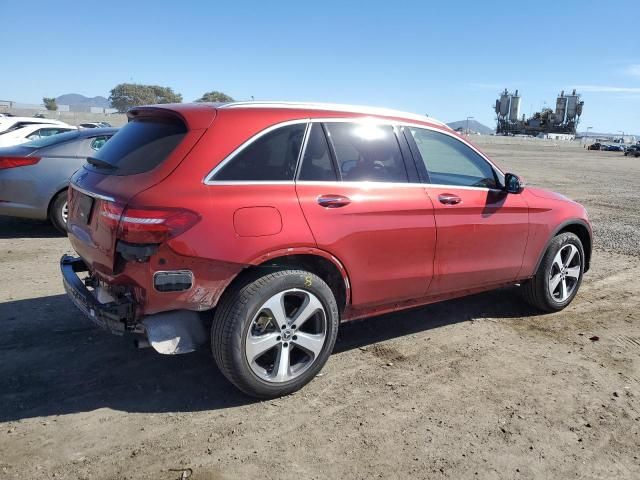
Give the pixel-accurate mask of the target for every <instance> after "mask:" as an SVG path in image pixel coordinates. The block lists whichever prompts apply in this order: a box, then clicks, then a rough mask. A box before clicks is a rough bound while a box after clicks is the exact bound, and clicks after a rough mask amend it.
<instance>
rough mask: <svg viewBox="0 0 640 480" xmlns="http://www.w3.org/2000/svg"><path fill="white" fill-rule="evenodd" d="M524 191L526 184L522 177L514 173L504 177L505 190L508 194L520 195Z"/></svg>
mask: <svg viewBox="0 0 640 480" xmlns="http://www.w3.org/2000/svg"><path fill="white" fill-rule="evenodd" d="M523 189H524V182H523V181H522V180H520V177H518V176H517V175H515V174H513V173H507V174H505V176H504V190H505V191H506V192H507V193H520V192H522V190H523Z"/></svg>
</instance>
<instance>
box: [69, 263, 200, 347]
mask: <svg viewBox="0 0 640 480" xmlns="http://www.w3.org/2000/svg"><path fill="white" fill-rule="evenodd" d="M60 270H61V272H62V282H63V285H64V289H65V291H66V292H67V296H68V297H69V299H70V300H71V302H72V303H73V304H74V305H75V306H76V307H77V308H78V309H79V310H80V311H81V312H82V313H84V314H85V315H86V316H87V317H89V319H90V320H91V321H92V322H93V323H94V324H96V325H97V326H99V327H100V328H102V329H104V330H107V331H109V332H111V333H113V334H116V335H123V334H124V333H126V332H129V333H133V334H140V333H141V334H143V335H145V336H146V338H147V341H148V342H149V344H150V345H151V346H152V347H153V348H154V349H155V350H156V351H157V352H158V353H162V354H165V355H173V354H179V353H188V352H192V351H194V350H197V349H198V348H199V347H201V346H203V345H205V344H206V343H207V340H208V336H207V329H206V326H205V324H204V322H203V320H202V317H201V314H199V313H198V312H194V311H190V310H173V311H168V312H162V313H156V314H153V315H147V316H143V317H140V318H137V317H136V302H135V300H134V299H133V296H132V295H130V294H124V295H121V296H118V298H114V297H113V296H111V295H110V294H109V293H108V292H101V291H100V288H101V287H100V286H99V285H98V286H97V287H95V288H94V289H93V290H90V289H89V287H88V286H93V285H94V282H93V281H92V279H91V277H90V276H89V277H87V279H85V280H83V279H81V278H80V276H79V275H78V274H79V273H83V272H88V271H89V269H88V267H87V265H86V264H85V262H84V261H83V260H82V259H81V258H79V257H71V256H68V255H64V256H63V257H62V258H61V259H60ZM100 300H102V301H100ZM104 300H107V301H106V302H105V301H104Z"/></svg>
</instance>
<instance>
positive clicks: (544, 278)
mask: <svg viewBox="0 0 640 480" xmlns="http://www.w3.org/2000/svg"><path fill="white" fill-rule="evenodd" d="M571 253H573V255H572V257H571V259H569V255H570V254H571ZM584 258H585V256H584V248H583V246H582V242H581V241H580V239H579V238H578V237H577V236H576V235H575V234H573V233H569V232H567V233H561V234H559V235H557V236H555V237H554V238H553V240H551V243H550V244H549V247H548V248H547V251H546V252H545V254H544V256H543V257H542V261H541V262H540V266H539V267H538V270H537V271H536V273H535V275H534V276H533V277H532V278H531V279H529V280H528V281H527V282H526V283H525V284H523V285H522V287H521V290H522V294H523V297H524V299H525V300H526V301H527V302H528V303H529V304H530V305H531V306H533V307H535V308H537V309H539V310H542V311H545V312H558V311H560V310H562V309H563V308H565V307H566V306H567V305H569V304H570V303H571V301H572V300H573V298H574V297H575V296H576V294H577V293H578V289H579V288H580V285H581V284H582V276H583V274H584ZM558 275H559V277H558ZM575 275H577V278H576V277H575ZM558 279H559V280H558ZM557 280H558V281H557ZM554 285H555V287H554Z"/></svg>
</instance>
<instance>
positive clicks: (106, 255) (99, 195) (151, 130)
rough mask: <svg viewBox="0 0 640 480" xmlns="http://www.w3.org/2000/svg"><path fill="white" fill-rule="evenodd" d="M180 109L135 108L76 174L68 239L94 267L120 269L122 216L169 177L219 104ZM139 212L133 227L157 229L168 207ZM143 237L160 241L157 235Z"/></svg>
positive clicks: (104, 270)
mask: <svg viewBox="0 0 640 480" xmlns="http://www.w3.org/2000/svg"><path fill="white" fill-rule="evenodd" d="M176 110H177V109H176ZM176 110H174V109H172V108H164V107H141V108H137V109H134V110H132V111H130V112H129V114H128V116H129V123H127V125H125V126H124V127H122V128H121V129H120V130H119V131H118V133H116V134H115V135H114V136H113V137H112V138H111V139H110V140H109V141H108V142H107V143H106V144H105V145H104V146H103V147H102V148H101V149H100V150H99V151H98V152H96V153H95V155H94V156H93V157H89V158H88V159H87V163H86V164H85V166H84V167H83V168H81V169H80V170H78V171H77V172H76V173H75V174H74V175H73V176H72V177H71V183H70V188H69V219H68V223H67V229H68V231H69V240H70V241H71V244H72V245H73V247H74V249H75V250H76V252H78V254H79V255H80V256H81V257H82V258H83V260H84V261H85V262H86V263H87V265H88V266H89V268H90V269H91V270H97V271H99V272H101V273H103V274H106V275H113V274H114V273H117V268H116V267H117V265H116V264H117V260H118V259H117V258H116V257H117V255H116V243H117V241H118V240H119V238H118V237H119V236H121V233H122V225H121V219H122V218H127V217H126V216H127V207H128V206H129V204H130V202H131V200H132V199H133V198H134V197H135V196H136V195H137V194H138V193H140V192H142V191H144V190H146V189H148V188H150V187H152V186H154V185H156V184H158V183H159V182H161V181H162V180H163V179H164V178H166V177H167V176H168V175H169V174H170V173H171V172H172V171H173V170H174V169H175V168H176V167H177V166H178V165H179V164H180V162H181V161H182V160H183V159H184V158H185V156H186V155H187V154H188V153H189V151H190V150H191V149H192V148H193V147H194V146H195V144H196V143H197V142H198V140H199V139H200V137H201V136H202V134H203V133H204V132H205V130H206V128H207V126H208V125H209V124H210V123H211V122H212V121H213V118H214V117H215V109H213V108H211V109H210V111H205V113H207V114H208V115H203V114H202V112H200V113H201V114H200V115H195V116H194V115H191V121H189V120H190V119H189V117H188V116H185V115H182V114H181V112H180V111H176ZM186 113H187V114H188V113H189V111H188V110H187V112H186ZM138 214H139V215H138V217H141V218H133V221H134V222H137V223H136V224H135V225H134V227H136V226H142V227H149V228H153V226H154V222H158V217H162V216H163V215H166V212H164V213H163V212H157V211H156V212H154V211H149V212H143V213H142V214H140V212H139V211H138ZM162 221H164V220H162V219H161V220H160V222H161V223H162ZM134 233H135V232H134ZM131 238H133V240H134V241H135V240H136V238H135V235H133V237H132V236H131V235H129V239H131ZM139 240H143V241H145V242H146V241H148V240H151V241H155V239H154V238H153V236H151V237H150V238H149V237H140V238H139Z"/></svg>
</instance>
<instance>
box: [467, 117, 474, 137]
mask: <svg viewBox="0 0 640 480" xmlns="http://www.w3.org/2000/svg"><path fill="white" fill-rule="evenodd" d="M469 120H473V117H467V137H468V136H469Z"/></svg>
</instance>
